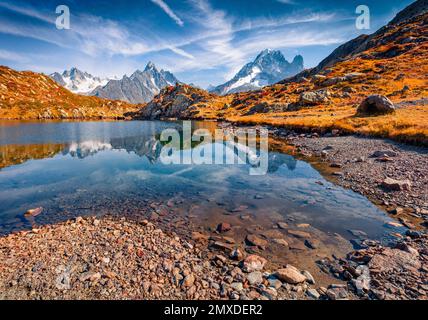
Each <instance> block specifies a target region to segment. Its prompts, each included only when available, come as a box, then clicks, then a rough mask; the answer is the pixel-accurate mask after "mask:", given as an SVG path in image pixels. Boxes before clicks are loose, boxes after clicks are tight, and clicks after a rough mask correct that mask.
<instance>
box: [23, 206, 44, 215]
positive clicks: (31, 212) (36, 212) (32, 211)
mask: <svg viewBox="0 0 428 320" xmlns="http://www.w3.org/2000/svg"><path fill="white" fill-rule="evenodd" d="M42 212H43V208H42V207H39V208H35V209H30V210H28V211H27V212H26V213H24V216H25V217H37V216H38V215H40V214H41V213H42Z"/></svg>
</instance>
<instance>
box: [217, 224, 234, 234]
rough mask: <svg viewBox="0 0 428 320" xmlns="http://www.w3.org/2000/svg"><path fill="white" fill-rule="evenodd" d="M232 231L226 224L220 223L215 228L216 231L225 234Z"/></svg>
mask: <svg viewBox="0 0 428 320" xmlns="http://www.w3.org/2000/svg"><path fill="white" fill-rule="evenodd" d="M231 229H232V226H231V225H230V224H229V223H227V222H222V223H220V224H219V225H218V226H217V231H218V232H220V233H223V232H227V231H229V230H231Z"/></svg>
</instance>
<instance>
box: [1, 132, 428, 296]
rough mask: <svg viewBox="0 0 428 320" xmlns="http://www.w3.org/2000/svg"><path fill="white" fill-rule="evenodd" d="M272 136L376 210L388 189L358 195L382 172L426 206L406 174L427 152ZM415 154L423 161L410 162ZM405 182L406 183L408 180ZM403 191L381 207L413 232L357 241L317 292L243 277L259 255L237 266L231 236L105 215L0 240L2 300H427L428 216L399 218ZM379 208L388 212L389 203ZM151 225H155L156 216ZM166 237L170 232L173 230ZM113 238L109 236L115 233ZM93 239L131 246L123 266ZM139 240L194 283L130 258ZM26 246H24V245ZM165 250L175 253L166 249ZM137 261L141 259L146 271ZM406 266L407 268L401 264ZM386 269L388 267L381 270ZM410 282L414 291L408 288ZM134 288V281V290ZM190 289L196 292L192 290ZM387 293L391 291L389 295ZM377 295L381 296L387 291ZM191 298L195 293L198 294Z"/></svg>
mask: <svg viewBox="0 0 428 320" xmlns="http://www.w3.org/2000/svg"><path fill="white" fill-rule="evenodd" d="M226 125H229V124H226ZM273 133H274V136H275V137H278V138H280V139H281V140H284V141H286V143H287V145H285V144H283V147H287V146H289V145H293V146H294V148H295V151H297V153H298V155H297V157H302V159H303V160H305V161H308V162H309V163H311V164H313V165H314V166H315V167H316V166H317V165H320V166H322V167H323V168H324V170H319V171H320V173H321V174H322V175H323V176H325V177H328V178H329V179H332V180H334V182H335V183H336V184H338V185H341V186H343V187H346V188H349V189H352V190H354V189H355V190H354V191H356V192H358V193H360V194H363V195H364V196H365V197H367V198H369V200H371V201H372V202H373V201H374V202H375V203H376V202H379V201H377V200H382V199H383V198H382V197H383V195H384V193H383V192H384V191H382V193H377V192H369V193H367V194H364V191H366V190H370V191H373V190H375V188H378V187H379V181H378V179H377V178H376V176H382V174H384V173H387V172H393V173H394V172H396V173H400V174H405V175H407V178H410V179H411V180H412V181H411V188H410V190H412V191H411V192H419V196H416V197H410V198H409V199H418V200H420V199H422V198H421V195H426V194H423V190H424V189H423V187H424V186H426V184H423V183H422V184H420V185H418V184H414V183H413V180H414V179H412V172H413V173H414V172H416V173H418V174H421V175H422V177H423V176H425V177H426V176H427V175H426V174H424V171H423V169H425V170H428V169H426V168H427V167H428V166H425V165H424V164H425V162H424V161H428V156H427V151H426V150H425V149H424V148H417V147H412V146H408V145H400V144H397V143H395V142H392V141H388V140H385V139H367V138H361V137H356V136H335V135H331V134H328V135H327V136H324V137H320V136H319V135H317V134H298V133H295V132H290V131H282V130H278V129H277V130H276V131H274V132H273ZM356 142H358V143H359V144H360V145H359V147H358V148H355V143H356ZM327 147H328V148H327ZM379 150H381V151H382V155H381V156H379V157H370V156H371V154H372V153H373V152H375V151H379ZM388 150H392V151H394V152H395V153H396V154H392V153H391V154H389V155H386V154H385V151H388ZM289 151H290V150H289ZM415 154H419V155H418V156H417V157H416V158H415V156H414V155H415ZM357 157H364V159H363V161H347V160H349V159H354V158H357ZM339 160H344V161H339ZM408 161H414V162H415V163H413V164H411V163H410V164H409V163H408ZM403 163H404V164H406V166H403ZM392 165H394V166H395V165H397V166H398V167H400V166H401V168H402V169H401V170H398V169H397V168H395V167H393V168H392V169H393V170H392V171H391V166H392ZM367 166H369V167H370V166H371V167H373V168H374V169H373V170H374V171H373V170H372V171H370V170H367V168H366V167H367ZM362 168H363V169H362ZM364 168H365V169H364ZM421 168H422V169H421ZM317 170H318V168H317ZM338 171H340V172H341V174H340V175H339V174H337V173H336V172H338ZM361 174H363V180H364V181H365V184H361V183H360V181H361V179H356V178H355V177H356V176H358V175H361ZM408 175H410V177H409V176H408ZM368 178H374V179H368ZM395 178H396V177H395ZM419 182H420V181H419ZM422 182H424V181H422ZM425 183H426V182H425ZM359 185H361V186H364V188H361V189H358V188H355V187H356V186H359ZM353 187H354V188H353ZM379 190H382V189H379ZM408 192H409V190H401V191H393V192H392V194H393V198H394V200H393V201H391V200H389V202H388V204H387V206H389V207H391V210H395V211H396V214H395V215H392V216H393V217H394V218H398V219H400V222H401V223H402V224H403V225H404V226H406V227H407V228H409V229H410V230H409V231H408V233H407V234H406V235H404V236H403V237H400V238H399V239H398V240H397V243H394V244H391V245H390V246H382V245H380V244H379V243H377V242H376V241H371V240H368V239H367V240H365V241H363V242H362V243H361V248H360V249H361V250H360V251H353V252H350V253H348V255H347V257H334V255H333V256H332V257H326V258H323V259H320V260H319V261H318V262H317V264H318V267H319V268H320V269H321V271H322V272H324V273H326V274H328V275H329V276H332V278H333V281H334V279H337V281H336V282H333V281H332V282H333V283H331V285H330V286H328V287H327V288H326V287H319V286H318V284H317V283H318V282H317V279H316V278H315V284H312V282H313V281H312V280H310V281H309V280H308V279H309V278H313V277H312V275H311V276H310V277H309V278H306V279H305V280H303V281H302V282H301V283H299V284H292V283H288V282H287V281H281V280H279V279H278V277H277V276H276V275H275V273H276V272H277V271H278V270H279V269H280V268H282V267H286V265H283V266H277V265H276V266H273V265H272V264H270V262H268V261H266V262H265V263H262V264H264V265H266V266H265V267H264V268H262V269H261V270H257V271H253V272H245V271H243V265H242V263H243V261H244V257H245V256H247V257H248V256H251V255H252V254H254V253H255V254H256V255H259V254H260V256H263V251H255V252H252V249H251V248H248V247H245V250H244V249H242V250H240V254H238V253H236V252H235V255H236V258H238V260H235V258H233V255H232V252H234V248H236V247H239V246H240V245H241V244H237V243H234V242H232V241H231V240H230V239H229V240H228V237H227V234H226V235H223V234H218V237H216V236H209V234H208V235H207V234H206V233H201V232H196V231H195V232H193V233H192V236H191V237H190V236H182V238H178V237H177V235H176V234H174V232H172V231H166V233H165V230H164V231H161V230H160V229H156V227H155V226H154V225H153V224H152V223H150V222H147V221H145V220H143V221H140V222H137V221H131V220H127V219H125V218H110V217H103V218H101V219H99V220H98V219H96V218H77V219H75V220H69V221H67V222H64V223H58V224H54V225H45V226H43V227H41V228H40V229H35V230H33V231H22V232H19V233H17V234H10V235H7V236H5V237H1V238H0V256H1V259H0V261H3V262H2V263H0V274H1V278H0V288H2V290H0V292H3V293H2V295H0V299H9V298H17V299H58V298H59V299H128V298H129V299H272V300H273V299H358V298H359V297H358V295H359V296H360V298H363V299H366V298H374V299H409V298H417V299H425V298H426V293H427V290H426V289H427V288H426V286H425V285H424V281H426V277H427V274H428V269H427V268H426V262H427V260H428V250H427V248H428V241H427V236H426V234H424V233H422V232H418V231H414V229H418V228H416V223H420V222H421V218H423V219H422V220H423V221H425V222H426V218H427V215H426V211H424V210H426V209H425V208H426V204H425V203H422V205H419V204H418V205H419V207H418V208H419V209H418V210H416V209H414V212H410V210H408V209H409V208H407V209H406V210H397V209H399V206H400V205H401V204H403V203H404V204H405V201H408V200H407V199H408V198H407V197H406V196H404V197H403V196H402V195H401V194H407V193H408ZM377 204H378V205H381V206H385V203H377ZM403 207H405V206H403ZM153 209H155V208H153ZM415 214H419V215H420V217H417V218H419V219H418V220H414V219H415V218H416V217H415V216H414V215H415ZM154 220H157V219H156V218H155V219H154ZM95 221H98V222H95ZM76 226H77V227H76ZM147 226H148V227H147ZM80 228H83V231H84V232H83V233H82V232H80V233H79V234H76V233H73V232H75V231H76V230H79V229H80ZM141 228H142V229H141ZM144 228H147V229H150V230H149V231H147V230H144ZM161 228H162V227H161ZM166 229H168V230H170V228H166ZM112 230H113V231H112ZM116 230H119V232H122V231H123V230H125V232H124V233H125V234H127V235H126V237H127V238H126V240H124V241H123V242H122V241H120V242H117V239H115V241H113V242H111V240H114V239H113V238H111V239H110V238H109V237H115V231H116ZM127 230H132V232H131V233H129V232H128V231H127ZM156 230H157V231H156ZM110 231H112V232H113V233H112V235H111V234H110V233H111V232H110ZM85 232H86V234H85ZM88 232H89V233H88ZM93 232H95V234H96V235H99V236H100V237H101V238H102V239H106V238H107V239H109V242H108V244H109V246H110V247H112V248H115V249H114V250H113V251H116V250H117V251H118V252H120V251H124V248H125V247H124V246H123V244H124V243H128V244H130V247H128V246H126V248H125V249H126V250H125V251H126V252H127V253H126V255H125V257H126V259H125V258H123V256H119V257H117V256H116V255H110V257H104V256H101V253H102V252H101V251H100V250H101V248H105V244H103V243H98V244H97V246H95V247H94V250H95V251H92V252H88V251H84V250H85V247H86V246H88V245H89V246H92V245H93V242H92V241H93ZM106 232H107V233H106ZM116 233H117V232H116ZM139 233H141V234H144V233H147V237H148V239H149V240H148V241H149V242H150V241H155V242H156V241H157V240H156V239H157V238H160V239H161V240H162V241H165V242H164V243H163V245H162V246H161V247H162V248H164V245H165V244H166V248H167V250H169V249H171V250H172V251H174V250H175V251H177V250H178V252H179V254H180V253H181V254H183V255H182V256H181V259H176V260H174V259H169V260H174V263H173V265H174V266H175V265H177V266H178V267H180V268H181V264H182V263H184V264H186V265H187V267H186V268H187V269H186V268H184V269H185V270H193V272H192V274H193V273H194V275H195V276H194V277H192V276H190V280H189V281H190V282H191V283H192V285H189V286H187V285H183V283H184V279H185V278H186V277H187V276H188V275H189V274H188V271H185V270H184V269H183V268H181V269H180V272H179V273H177V271H175V272H176V274H173V273H172V272H173V270H175V269H174V268H172V269H171V268H170V267H167V269H166V270H164V262H165V257H164V252H163V250H160V251H154V252H151V253H150V254H154V255H152V256H151V258H150V261H151V262H153V261H156V263H155V265H156V266H153V265H152V266H151V265H150V263H149V261H145V260H144V259H145V257H146V254H143V253H141V251H140V254H138V250H137V251H135V250H136V249H135V245H134V243H138V242H139V241H140V239H139ZM82 234H84V236H82ZM39 235H42V237H41V239H39V238H38V237H39ZM397 237H398V235H397ZM155 238H156V239H155ZM44 239H48V241H44ZM259 240H260V239H259ZM262 240H263V239H262ZM267 240H268V239H267ZM40 241H41V242H40ZM228 241H229V242H228ZM70 242H71V243H74V244H75V245H77V247H81V248H83V249H82V250H83V251H82V252H78V251H74V249H75V248H74V247H73V248H69V250H71V251H72V253H71V254H70V253H67V252H64V253H63V256H61V257H58V256H56V254H57V253H58V252H57V251H56V250H55V251H52V248H56V247H58V246H59V247H62V246H63V245H64V243H70ZM172 243H174V245H172ZM176 243H178V244H176ZM19 244H21V245H19ZM22 244H24V246H23V245H22ZM38 244H41V247H42V248H43V247H44V248H46V251H48V252H50V255H52V259H56V260H55V261H59V260H61V259H62V260H61V263H60V264H58V263H57V264H58V265H50V264H43V263H42V265H40V259H42V258H41V257H34V256H33V257H31V255H32V254H31V253H32V252H33V251H34V252H39V250H40V249H41V248H40V247H39V245H38ZM170 245H171V248H170V247H168V246H170ZM116 246H119V247H116ZM177 246H178V247H177ZM23 247H24V249H23ZM25 248H30V250H28V251H25ZM129 248H131V249H129ZM241 248H242V247H241ZM128 249H129V250H130V251H131V253H132V254H135V255H136V256H135V255H134V256H133V257H132V258H131V260H132V259H134V260H132V262H133V263H134V262H135V267H136V268H137V267H138V269H134V272H133V273H134V274H135V273H139V272H141V269H139V268H140V267H141V266H143V269H144V268H146V267H147V268H149V270H151V269H150V268H155V269H156V268H160V270H163V271H160V272H161V274H162V277H163V278H161V279H160V281H161V283H157V282H156V281H157V280H158V278H159V277H157V276H156V273H155V274H152V275H151V274H150V273H149V274H148V276H147V277H149V278H148V279H150V281H151V280H152V278H153V279H155V281H152V282H151V283H147V281H143V278H142V276H141V275H140V278H137V282H135V279H133V278H134V277H132V276H131V275H129V274H127V271H128V268H127V267H125V266H127V262H128V260H129V258H130V257H129V254H130V253H129V252H128V251H129V250H128ZM157 249H158V250H159V247H157ZM247 249H249V250H247ZM141 250H143V249H141ZM143 251H144V250H143ZM246 251H247V252H246ZM11 253H13V254H14V255H15V254H18V256H13V257H11V255H10V254H11ZM29 253H30V254H29ZM146 253H147V252H146ZM94 254H95V256H96V259H95V260H93V255H94ZM50 255H48V256H43V252H42V257H44V258H43V259H46V260H49V259H51V256H50ZM76 256H77V257H78V259H80V262H79V263H78V265H79V266H78V267H76V266H74V267H69V266H68V264H67V262H66V261H69V260H70V259H71V260H73V259H75V257H76ZM17 257H18V258H17ZM183 257H184V258H183ZM385 257H386V258H385ZM34 259H35V260H34ZM64 259H68V260H64ZM115 259H118V261H117V262H116V261H115V262H112V261H114V260H115ZM138 259H140V260H143V262H142V263H143V264H142V265H141V262H139V261H138ZM257 259H258V258H257ZM257 259H256V260H257ZM262 259H264V258H262ZM268 259H269V258H268ZM385 259H388V260H387V261H388V263H389V264H392V265H394V266H395V267H396V270H390V272H389V273H387V274H386V275H385V274H383V273H382V272H379V271H378V270H376V267H379V264H381V263H382V261H385ZM71 260H70V261H71ZM167 260H168V259H167ZM260 260H261V259H260ZM373 260H374V261H381V262H377V266H376V265H375V266H374V267H373V266H372V265H371V264H370V263H371V262H370V261H373ZM403 260H404V261H407V262H408V263H403ZM73 261H75V260H73ZM82 261H84V263H82ZM107 261H108V262H107ZM261 261H263V260H261ZM196 262H197V263H196ZM110 263H112V264H113V267H115V266H116V265H117V266H118V269H117V271H116V272H115V273H119V274H120V273H123V277H122V278H121V280H120V283H121V284H118V283H117V282H116V281H117V279H116V276H112V274H110V273H109V272H110V271H108V270H107V271H106V268H107V267H108V265H109V264H110ZM144 263H146V264H144ZM192 263H193V264H192ZM167 264H168V265H170V264H171V261H169V262H167ZM189 264H190V265H189ZM14 265H15V266H19V267H21V266H25V267H26V268H27V269H25V272H23V270H20V271H19V272H18V271H17V270H19V268H18V267H16V269H13V267H12V266H14ZM195 265H196V266H201V265H202V272H199V273H198V270H199V271H201V270H200V269H199V267H197V268H196V269H195ZM88 266H89V267H88ZM133 266H134V265H133ZM296 267H297V268H299V265H296ZM383 267H385V265H384V266H383ZM70 268H71V269H73V268H77V269H78V270H77V271H76V269H73V270H74V271H72V272H71V271H70V270H71V269H70ZM79 268H80V269H79ZM182 269H183V270H182ZM7 270H9V273H7V272H6V271H7ZM33 270H35V271H33ZM268 270H269V271H268ZM350 270H351V271H352V272H351V271H350ZM403 270H404V271H403ZM303 271H304V270H298V271H297V272H293V274H294V276H296V277H299V276H301V275H302V272H303ZM10 272H11V273H10ZM70 272H71V273H70ZM73 272H75V273H76V272H77V273H78V274H79V276H77V274H73ZM254 272H256V273H254ZM71 274H73V276H71ZM83 274H84V275H83ZM204 275H211V278H210V279H205V278H204ZM398 275H399V276H398ZM416 275H417V276H416ZM73 277H74V278H73ZM193 278H195V279H193ZM58 279H59V280H58ZM171 279H175V280H174V281H175V282H171ZM177 279H179V280H177ZM368 279H372V280H373V283H374V284H378V285H377V286H376V285H375V286H374V288H373V289H372V288H371V287H370V283H371V280H368ZM415 279H416V283H415V282H413V281H415ZM424 279H425V280H424ZM20 281H21V282H20ZM58 281H59V282H58ZM150 281H149V282H150ZM168 281H169V282H168ZM249 281H251V282H253V281H256V282H255V283H256V285H254V284H251V285H249ZM278 281H279V282H278ZM143 282H144V283H143ZM111 283H113V284H111ZM136 283H138V285H137V284H136ZM195 283H196V285H194V284H195ZM207 283H208V286H207ZM367 283H368V284H367ZM400 283H401V284H404V287H400ZM153 284H154V286H153ZM63 285H64V286H65V287H64V286H63ZM74 285H76V287H73V286H74ZM106 285H107V286H113V288H116V289H113V291H112V292H109V291H107V292H108V293H107V294H106V293H105V291H102V290H103V289H105V288H104V287H105V286H106ZM122 285H124V286H125V287H127V288H128V289H129V290H131V292H132V295H128V294H123V291H122V292H119V291H117V287H118V286H122ZM152 286H153V289H152ZM193 287H195V289H192V288H193ZM379 287H380V289H379ZM391 287H393V288H396V289H392V290H391ZM412 287H413V288H415V287H416V288H417V291H416V292H413V291H412V293H408V292H407V291H406V290H408V288H412ZM64 288H65V289H64ZM141 288H143V289H141ZM171 288H172V289H171ZM382 288H385V290H383V289H382ZM29 289H34V290H29ZM164 289H165V290H164ZM45 290H48V291H45ZM114 290H116V291H114ZM171 290H172V291H171ZM201 290H205V291H201ZM388 290H389V291H388ZM166 291H167V292H169V291H171V292H173V293H174V294H175V296H170V295H169V294H167V293H165V292H166ZM189 291H190V292H189ZM385 291H388V292H385ZM196 292H197V293H199V294H200V295H199V296H198V295H196V296H195V293H196Z"/></svg>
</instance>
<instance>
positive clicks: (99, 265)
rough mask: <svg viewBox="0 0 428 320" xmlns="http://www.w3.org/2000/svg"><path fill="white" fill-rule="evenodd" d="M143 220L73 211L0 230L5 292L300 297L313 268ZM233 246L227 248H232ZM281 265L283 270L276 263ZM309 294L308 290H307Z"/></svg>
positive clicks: (1, 295)
mask: <svg viewBox="0 0 428 320" xmlns="http://www.w3.org/2000/svg"><path fill="white" fill-rule="evenodd" d="M196 235H197V233H194V236H195V238H197V240H195V241H193V243H190V242H188V241H185V240H182V239H181V238H179V237H178V236H175V235H172V234H167V233H164V232H163V231H162V230H161V229H158V228H157V227H156V225H154V224H152V223H151V222H148V221H147V220H142V221H139V222H137V221H133V220H128V219H125V218H112V217H103V218H100V219H98V218H94V217H89V218H82V217H78V218H76V219H73V220H68V221H66V222H63V223H58V224H55V225H45V226H42V227H40V228H37V229H33V230H31V231H21V232H18V233H16V234H10V235H8V236H5V237H0V257H1V259H0V289H1V290H0V300H3V299H24V300H26V299H36V300H38V299H90V300H91V299H113V300H122V299H136V300H140V299H171V300H176V299H180V300H187V299H202V300H208V299H215V300H222V299H231V300H238V299H240V300H249V299H251V300H252V299H261V300H277V299H279V300H284V299H297V298H299V299H302V298H305V293H306V292H307V291H308V290H309V291H310V292H312V294H315V293H314V292H313V290H314V288H311V287H313V286H312V285H311V284H313V279H312V276H311V275H310V274H308V273H307V272H303V271H301V270H297V269H295V268H294V267H292V266H287V270H284V269H278V270H273V271H272V270H269V268H268V267H267V265H268V262H267V260H266V259H264V258H262V257H260V256H258V255H255V254H248V253H247V254H245V253H242V252H240V253H239V254H236V257H235V258H233V257H232V254H230V255H225V253H224V252H223V253H222V252H221V251H217V250H216V251H211V250H209V248H208V246H206V241H205V240H208V239H207V238H205V237H203V236H200V237H199V238H198V237H196ZM231 253H232V252H231ZM281 270H282V271H281ZM306 298H308V297H306Z"/></svg>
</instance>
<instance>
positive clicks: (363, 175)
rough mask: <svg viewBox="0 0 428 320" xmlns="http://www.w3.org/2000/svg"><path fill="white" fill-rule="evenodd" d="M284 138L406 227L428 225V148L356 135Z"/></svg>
mask: <svg viewBox="0 0 428 320" xmlns="http://www.w3.org/2000/svg"><path fill="white" fill-rule="evenodd" d="M283 135H284V136H286V137H287V139H288V141H290V142H291V143H292V144H294V145H295V146H296V147H297V148H298V150H299V151H300V152H301V153H302V154H303V155H305V156H307V157H313V156H315V157H318V158H319V159H321V162H324V163H325V164H326V165H327V166H329V167H330V170H328V171H329V173H330V174H331V176H332V177H333V178H334V180H335V182H336V183H338V184H340V185H342V186H344V187H346V188H350V189H352V190H354V191H356V192H358V193H360V194H362V195H364V196H366V197H367V198H369V199H370V200H372V201H373V202H374V203H376V204H379V205H382V206H384V207H385V209H386V210H388V211H389V212H390V213H392V214H394V215H395V216H396V217H397V218H398V219H400V220H401V223H403V224H404V225H406V226H409V227H411V228H412V227H415V226H413V225H412V223H413V222H412V221H417V222H416V223H422V224H424V223H425V224H427V223H428V222H427V221H428V149H427V148H420V147H416V146H409V145H404V144H399V143H395V142H392V141H389V140H385V139H368V138H362V137H357V136H341V137H334V136H328V137H318V135H311V134H309V135H298V134H290V133H285V134H284V133H283ZM388 178H389V179H388Z"/></svg>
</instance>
